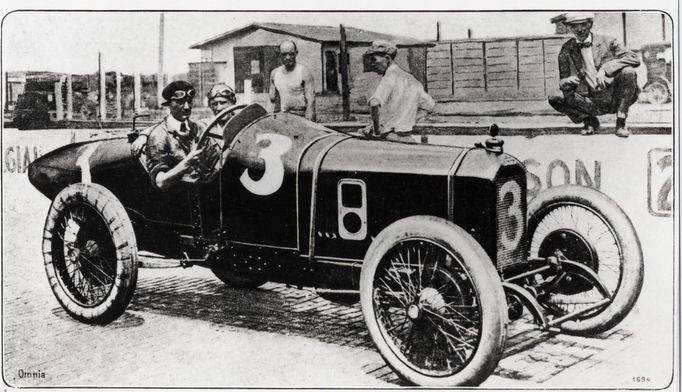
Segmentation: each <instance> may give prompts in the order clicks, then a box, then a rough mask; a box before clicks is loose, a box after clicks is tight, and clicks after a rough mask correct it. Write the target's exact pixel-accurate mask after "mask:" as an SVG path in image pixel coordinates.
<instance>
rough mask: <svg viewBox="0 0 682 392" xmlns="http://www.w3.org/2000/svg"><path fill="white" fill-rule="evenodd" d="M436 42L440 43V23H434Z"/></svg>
mask: <svg viewBox="0 0 682 392" xmlns="http://www.w3.org/2000/svg"><path fill="white" fill-rule="evenodd" d="M436 42H440V21H437V22H436Z"/></svg>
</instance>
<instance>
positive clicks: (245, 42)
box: [188, 23, 433, 111]
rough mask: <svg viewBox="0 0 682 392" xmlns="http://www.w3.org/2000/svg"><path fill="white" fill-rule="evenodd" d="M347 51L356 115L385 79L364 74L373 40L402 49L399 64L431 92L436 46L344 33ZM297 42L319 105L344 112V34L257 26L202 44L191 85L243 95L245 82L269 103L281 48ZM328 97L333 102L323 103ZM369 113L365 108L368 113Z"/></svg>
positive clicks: (321, 28) (335, 29) (347, 30)
mask: <svg viewBox="0 0 682 392" xmlns="http://www.w3.org/2000/svg"><path fill="white" fill-rule="evenodd" d="M345 33H346V43H347V47H348V57H349V58H348V62H349V68H348V79H349V80H348V83H349V89H350V100H351V110H353V111H356V109H362V107H365V106H366V105H367V99H368V97H369V96H370V95H371V94H372V92H373V91H374V88H375V87H376V85H377V84H378V82H379V80H380V77H379V75H377V74H375V73H370V72H364V64H363V53H364V52H365V50H366V48H367V47H368V46H369V45H370V44H371V43H372V41H374V40H378V39H383V40H388V41H390V42H392V43H394V44H396V46H397V47H398V55H397V57H396V61H397V63H398V65H399V66H400V67H401V68H403V69H404V70H406V71H409V72H410V73H412V74H413V75H414V76H415V77H416V78H417V79H418V80H419V81H421V82H422V84H423V85H424V86H425V87H426V52H427V48H428V47H429V46H432V45H433V44H431V43H429V42H425V41H422V40H418V39H415V38H409V37H400V36H395V35H389V34H382V33H377V32H373V31H367V30H362V29H358V28H354V27H349V26H348V27H345ZM285 40H292V41H294V42H295V43H296V46H297V48H298V59H297V60H298V62H300V63H302V64H305V65H306V66H307V67H308V69H310V71H311V72H312V74H313V77H314V79H315V90H316V92H317V93H318V96H321V98H322V99H318V107H319V105H322V106H324V105H326V104H328V105H329V107H330V108H334V107H337V106H338V107H339V108H340V106H341V105H340V104H339V102H340V101H339V99H340V98H339V97H340V94H341V92H342V91H341V90H342V86H341V71H340V61H339V58H340V40H341V36H340V28H339V27H333V26H309V25H294V24H283V23H253V24H250V25H248V26H244V27H240V28H238V29H235V30H231V31H228V32H225V33H223V34H219V35H217V36H215V37H211V38H208V39H206V40H204V41H201V42H198V43H196V44H194V45H192V46H190V49H199V50H201V62H199V63H190V70H189V73H188V79H189V80H190V82H192V84H194V85H195V86H198V90H199V91H198V92H199V93H200V94H201V95H202V96H205V92H206V91H207V89H209V88H210V86H211V85H212V84H213V83H216V82H225V83H227V84H230V85H232V86H234V87H235V90H236V92H237V94H238V97H239V95H240V94H243V93H244V81H245V80H250V81H251V86H252V90H253V93H254V94H255V95H254V98H255V99H256V100H257V101H264V100H265V99H266V98H265V96H264V94H267V92H268V91H269V88H270V73H271V72H272V70H273V69H275V68H276V67H278V66H279V65H280V64H281V63H280V60H279V56H278V47H279V44H280V43H281V42H282V41H285ZM324 97H329V99H324ZM364 109H366V108H364Z"/></svg>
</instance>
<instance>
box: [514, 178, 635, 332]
mask: <svg viewBox="0 0 682 392" xmlns="http://www.w3.org/2000/svg"><path fill="white" fill-rule="evenodd" d="M528 216H529V220H528V238H529V241H530V245H529V250H530V256H531V257H548V256H552V255H554V254H555V253H556V252H557V251H559V252H560V253H561V254H563V255H564V256H565V257H566V258H567V259H569V260H572V261H575V262H578V263H581V264H583V265H585V266H587V267H589V268H590V269H592V270H593V271H594V272H595V273H596V274H597V275H598V277H599V279H600V280H601V281H602V283H603V284H604V286H605V288H606V290H607V291H608V293H609V296H610V297H611V298H612V302H611V303H610V304H608V305H607V306H606V307H603V308H599V309H597V310H593V311H589V312H586V313H585V314H583V315H581V316H580V317H579V318H578V319H576V320H574V321H568V322H565V323H563V324H561V328H562V329H563V330H564V331H566V332H570V333H576V334H594V333H599V332H603V331H606V330H608V329H610V328H613V327H614V326H615V325H616V324H618V323H619V322H620V321H622V320H623V319H624V318H625V316H626V315H627V314H628V313H629V312H630V310H631V309H632V307H633V306H634V304H635V301H636V300H637V297H638V296H639V293H640V291H641V288H642V281H643V276H644V266H643V260H642V250H641V247H640V244H639V239H638V238H637V234H636V233H635V229H634V227H633V226H632V223H631V222H630V220H629V219H628V217H627V216H626V215H625V213H624V212H623V211H622V210H621V209H620V208H619V207H618V205H616V203H615V202H614V201H613V200H611V199H609V198H608V197H607V196H606V195H604V194H602V193H600V192H598V191H596V190H594V189H591V188H587V187H582V186H576V185H567V186H562V187H556V188H551V189H548V190H547V191H544V192H542V193H540V194H539V195H538V196H537V197H536V198H535V199H533V200H532V201H531V202H530V204H529V206H528ZM603 299H604V296H603V295H602V294H601V293H600V292H599V290H598V289H597V288H596V287H595V285H594V284H593V283H592V282H591V280H590V279H588V278H586V276H584V275H581V274H569V275H568V276H567V277H566V278H564V279H562V280H561V281H560V284H559V285H557V287H555V289H554V290H553V292H552V293H550V295H548V296H546V297H545V298H543V299H542V300H541V305H543V306H544V307H545V308H546V309H547V310H548V311H550V313H552V314H554V315H555V316H562V315H564V314H567V313H569V312H575V311H579V310H581V309H584V308H586V307H588V306H590V305H593V304H595V303H597V302H598V301H601V300H603Z"/></svg>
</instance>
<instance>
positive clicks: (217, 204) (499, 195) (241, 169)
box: [29, 105, 643, 387]
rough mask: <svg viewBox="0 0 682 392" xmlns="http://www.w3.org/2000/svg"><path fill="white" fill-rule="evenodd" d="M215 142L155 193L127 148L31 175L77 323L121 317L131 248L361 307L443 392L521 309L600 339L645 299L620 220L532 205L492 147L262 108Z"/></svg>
mask: <svg viewBox="0 0 682 392" xmlns="http://www.w3.org/2000/svg"><path fill="white" fill-rule="evenodd" d="M236 109H238V107H236V106H235V107H232V108H228V109H225V110H224V111H223V112H221V114H219V115H218V116H217V117H216V119H215V120H214V121H213V124H212V125H209V131H210V130H211V129H212V126H213V125H214V124H217V121H218V120H219V118H220V117H221V116H223V115H227V114H229V113H230V111H231V110H236ZM209 131H207V132H206V133H205V134H204V135H203V136H202V137H201V138H200V139H201V140H200V144H201V143H203V142H204V141H206V140H208V138H212V139H215V141H212V142H211V143H213V144H206V145H204V146H207V147H206V148H209V147H208V146H211V147H210V148H216V152H218V154H216V155H214V156H219V157H220V159H217V161H211V162H212V163H210V164H207V165H206V166H208V168H207V170H204V171H203V172H202V173H201V174H198V175H197V176H194V177H191V176H190V177H186V178H185V179H183V180H182V181H181V182H180V183H178V184H176V185H174V186H173V187H171V188H170V189H169V190H166V191H160V190H158V189H157V188H155V187H153V186H152V182H151V179H150V177H149V174H148V172H147V168H146V165H145V157H144V155H143V156H142V158H141V159H138V158H137V157H134V156H133V155H132V154H131V152H130V144H129V141H128V139H126V138H115V139H108V140H98V141H92V142H85V143H77V144H73V145H69V146H65V147H62V148H60V149H57V150H55V151H53V152H51V153H48V154H46V155H45V156H43V157H41V158H39V159H37V160H36V161H34V162H33V163H32V164H31V165H30V167H29V177H30V181H31V183H32V184H33V185H34V186H35V187H36V188H37V189H38V190H40V192H42V193H43V194H45V195H46V196H47V197H49V198H50V199H52V200H53V202H52V206H51V208H50V211H49V213H48V217H47V219H46V224H45V230H44V237H43V255H44V258H45V268H46V272H47V276H48V280H49V282H50V285H51V287H52V289H53V292H54V293H55V296H56V297H57V299H58V301H59V302H60V303H61V305H62V306H63V307H64V309H65V310H66V311H67V312H68V313H69V314H70V315H71V316H73V317H74V318H76V319H79V320H82V321H84V322H90V323H107V322H110V321H111V320H113V319H115V318H116V317H118V316H119V315H120V314H121V313H123V311H124V310H125V308H126V306H127V305H128V303H129V301H130V299H131V298H132V295H133V293H134V290H135V284H136V280H137V266H138V255H137V251H138V249H139V250H144V251H148V252H152V253H155V254H158V255H161V256H162V257H165V258H168V259H172V260H179V261H180V264H182V265H184V266H191V265H200V266H205V267H209V268H211V270H212V271H213V272H214V274H215V275H216V276H217V277H218V278H219V279H221V280H222V281H223V282H225V283H227V284H230V285H233V286H235V287H243V288H246V287H251V288H253V287H257V286H259V285H260V284H262V283H264V282H266V281H269V280H270V281H279V282H285V283H289V284H296V285H305V286H313V287H316V288H317V290H318V293H319V294H320V295H321V296H325V298H328V299H330V300H341V301H343V302H346V301H348V300H349V298H350V300H351V301H357V300H358V299H359V300H360V303H361V307H362V311H363V315H364V317H365V321H366V323H367V328H368V330H369V333H370V336H371V337H372V339H373V341H374V342H375V344H376V345H377V347H378V349H379V352H380V353H381V355H382V356H383V357H384V359H385V360H386V361H387V363H388V364H389V365H390V366H391V368H392V369H394V370H395V371H396V372H397V373H398V374H399V375H400V376H401V377H403V378H405V379H406V380H408V381H410V382H412V383H415V384H418V385H423V386H438V387H442V386H453V385H476V384H479V383H480V382H482V381H483V380H485V378H486V377H488V375H490V374H491V373H492V371H493V370H494V369H495V367H496V365H497V363H498V361H499V360H500V358H501V355H502V351H503V349H504V342H505V339H506V325H507V322H508V321H509V320H510V319H511V320H514V319H518V318H519V317H520V316H521V314H522V313H523V310H524V309H528V310H529V311H530V313H531V314H532V315H533V318H534V321H535V322H536V323H537V324H538V325H539V326H540V328H542V329H544V330H549V329H559V330H562V331H566V332H569V333H580V334H587V333H599V332H602V331H605V330H607V329H609V328H612V327H613V326H615V325H616V324H617V323H619V322H620V321H621V320H622V319H623V318H624V317H625V316H626V315H627V313H628V312H629V311H630V310H631V309H632V306H634V302H635V301H636V299H637V296H638V295H639V291H640V290H641V284H642V274H643V270H642V268H643V267H642V255H641V249H640V247H639V241H638V239H637V236H636V233H635V231H634V228H633V227H632V224H631V223H630V221H629V220H628V218H627V217H626V216H625V214H624V213H623V212H622V211H621V210H620V209H619V208H618V206H617V205H615V203H613V201H611V200H610V199H608V198H607V197H606V196H604V195H602V194H600V193H598V192H596V191H594V190H590V189H588V188H583V187H577V186H566V187H557V188H552V189H550V190H548V191H546V192H544V193H542V194H540V195H539V196H537V197H536V198H535V199H534V200H533V201H532V202H531V203H530V204H529V205H528V206H527V204H526V172H525V168H524V167H523V165H522V164H521V163H520V162H519V161H518V160H517V159H515V158H514V157H512V156H510V155H508V154H505V153H503V151H502V144H503V143H502V141H501V140H499V139H497V138H495V137H493V138H492V139H488V140H487V141H486V142H485V144H482V145H477V146H475V147H470V148H463V147H450V146H438V145H428V144H413V143H401V142H391V141H387V140H383V139H368V138H362V137H358V136H354V135H349V134H345V133H341V132H337V131H334V130H331V129H329V128H326V127H324V126H322V125H319V124H315V123H312V122H309V121H307V120H305V119H303V118H301V117H297V116H294V115H291V114H267V113H266V112H265V110H264V109H263V108H262V107H260V106H258V105H251V106H248V107H246V108H244V110H243V111H241V112H240V113H239V114H237V115H236V116H234V117H232V118H231V119H230V120H229V121H228V122H227V124H226V125H225V127H224V129H223V130H222V132H218V133H211V132H209ZM491 134H492V135H493V136H495V131H494V128H491ZM527 210H528V213H527Z"/></svg>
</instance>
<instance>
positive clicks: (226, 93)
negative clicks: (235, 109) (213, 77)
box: [206, 89, 234, 101]
mask: <svg viewBox="0 0 682 392" xmlns="http://www.w3.org/2000/svg"><path fill="white" fill-rule="evenodd" d="M206 95H207V96H208V99H215V98H227V99H229V100H231V101H233V100H234V92H232V91H231V90H228V89H224V90H217V91H209V92H208V94H206Z"/></svg>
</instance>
